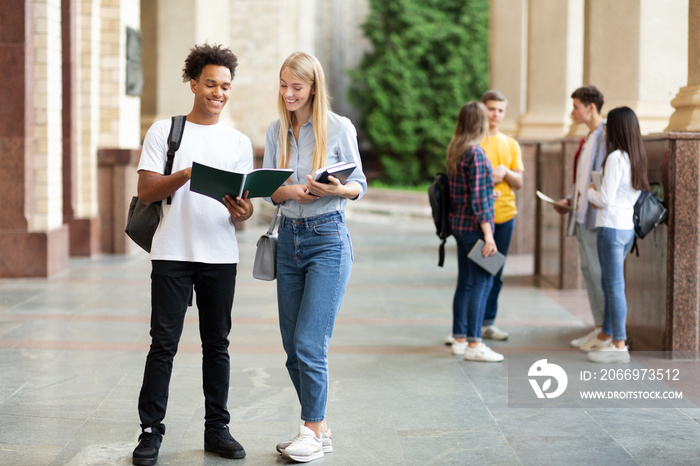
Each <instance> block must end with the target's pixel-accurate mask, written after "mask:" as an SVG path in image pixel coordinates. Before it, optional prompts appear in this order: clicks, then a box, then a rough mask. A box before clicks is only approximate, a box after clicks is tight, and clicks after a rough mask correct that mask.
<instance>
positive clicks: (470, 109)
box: [445, 101, 489, 176]
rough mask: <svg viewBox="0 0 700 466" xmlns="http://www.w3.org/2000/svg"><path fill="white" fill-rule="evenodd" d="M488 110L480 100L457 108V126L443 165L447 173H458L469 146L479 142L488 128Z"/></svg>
mask: <svg viewBox="0 0 700 466" xmlns="http://www.w3.org/2000/svg"><path fill="white" fill-rule="evenodd" d="M487 115H488V111H487V110H486V106H485V105H484V104H482V103H481V102H475V101H472V102H467V103H466V104H464V105H463V106H462V108H461V109H460V110H459V116H458V117H457V126H455V132H454V134H453V135H452V140H451V141H450V144H449V145H448V146H447V159H446V160H445V166H446V168H447V173H448V174H449V175H453V176H454V175H457V174H458V173H459V163H460V161H461V160H462V157H463V156H464V153H465V152H466V151H467V148H468V147H469V146H473V145H475V144H479V143H480V142H481V140H482V139H484V135H485V134H486V131H487V130H488V127H489V126H488V125H489V123H488V118H487Z"/></svg>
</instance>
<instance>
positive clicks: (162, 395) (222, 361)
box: [139, 260, 236, 433]
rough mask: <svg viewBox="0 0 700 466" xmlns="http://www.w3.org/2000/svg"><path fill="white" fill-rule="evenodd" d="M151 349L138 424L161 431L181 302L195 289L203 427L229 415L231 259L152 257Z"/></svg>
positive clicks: (222, 422) (180, 323)
mask: <svg viewBox="0 0 700 466" xmlns="http://www.w3.org/2000/svg"><path fill="white" fill-rule="evenodd" d="M152 267H153V269H152V272H151V349H150V350H149V352H148V356H147V357H146V369H145V371H144V374H143V385H142V386H141V393H140V395H139V417H140V418H141V428H142V429H146V428H147V427H151V428H152V429H153V431H158V432H160V433H165V425H164V424H163V419H164V418H165V410H166V407H167V405H168V392H169V385H170V376H171V374H172V370H173V358H174V357H175V353H177V346H178V343H179V342H180V336H181V335H182V328H183V325H184V321H185V313H186V312H187V305H188V302H189V301H190V297H191V295H192V289H193V287H194V291H195V294H196V302H197V308H198V309H199V335H200V338H201V340H202V379H203V390H204V408H205V414H204V421H205V422H204V425H205V427H207V428H208V427H219V428H220V427H224V426H226V425H228V423H229V421H230V415H229V412H228V409H227V408H226V402H227V400H228V388H229V373H230V361H229V355H228V345H229V340H228V335H229V332H230V331H231V310H232V307H233V294H234V290H235V287H236V264H203V263H199V262H180V261H156V260H154V261H152Z"/></svg>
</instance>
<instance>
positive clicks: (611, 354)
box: [588, 341, 630, 364]
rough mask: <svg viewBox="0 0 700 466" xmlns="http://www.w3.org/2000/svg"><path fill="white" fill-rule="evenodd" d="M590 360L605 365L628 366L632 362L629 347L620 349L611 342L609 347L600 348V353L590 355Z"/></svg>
mask: <svg viewBox="0 0 700 466" xmlns="http://www.w3.org/2000/svg"><path fill="white" fill-rule="evenodd" d="M588 359H590V360H591V361H593V362H599V363H603V364H627V363H628V362H630V352H629V350H628V349H627V346H623V347H622V348H618V347H617V346H615V345H613V343H612V341H610V342H608V344H607V346H604V347H603V348H600V349H599V350H598V351H591V352H590V353H588Z"/></svg>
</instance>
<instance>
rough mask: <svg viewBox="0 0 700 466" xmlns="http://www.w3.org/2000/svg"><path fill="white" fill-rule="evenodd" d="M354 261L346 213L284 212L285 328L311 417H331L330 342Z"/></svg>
mask: <svg viewBox="0 0 700 466" xmlns="http://www.w3.org/2000/svg"><path fill="white" fill-rule="evenodd" d="M352 262H353V253H352V243H351V241H350V234H349V233H348V229H347V227H346V225H345V215H344V213H342V212H331V213H327V214H323V215H319V216H317V217H309V218H299V219H294V218H286V217H282V221H281V223H280V229H279V237H278V240H277V305H278V310H279V324H280V333H281V334H282V345H283V346H284V351H285V352H286V353H287V363H286V366H287V371H288V372H289V377H290V378H291V379H292V383H293V384H294V388H295V389H296V392H297V396H298V397H299V402H300V403H301V419H302V420H303V421H306V422H321V421H323V420H324V419H325V418H326V402H327V400H328V386H329V382H328V345H329V343H330V340H331V335H332V334H333V325H334V323H335V318H336V316H337V315H338V311H339V310H340V305H341V304H342V302H343V297H344V296H345V287H346V285H347V283H348V280H349V279H350V270H351V269H352Z"/></svg>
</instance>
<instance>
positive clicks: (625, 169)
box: [588, 150, 640, 230]
mask: <svg viewBox="0 0 700 466" xmlns="http://www.w3.org/2000/svg"><path fill="white" fill-rule="evenodd" d="M639 193H640V191H639V190H637V189H634V188H633V187H632V169H631V167H630V159H629V156H628V155H627V152H622V151H620V150H616V151H614V152H611V153H610V155H608V158H607V160H606V161H605V167H604V168H603V181H602V183H601V185H600V191H596V190H595V189H593V188H589V189H588V200H589V201H590V202H592V203H593V204H595V205H596V206H598V208H599V210H598V215H597V216H596V220H595V226H596V227H607V228H614V229H616V230H631V229H633V228H634V220H633V218H632V217H633V216H634V203H635V202H637V198H638V197H639Z"/></svg>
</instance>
